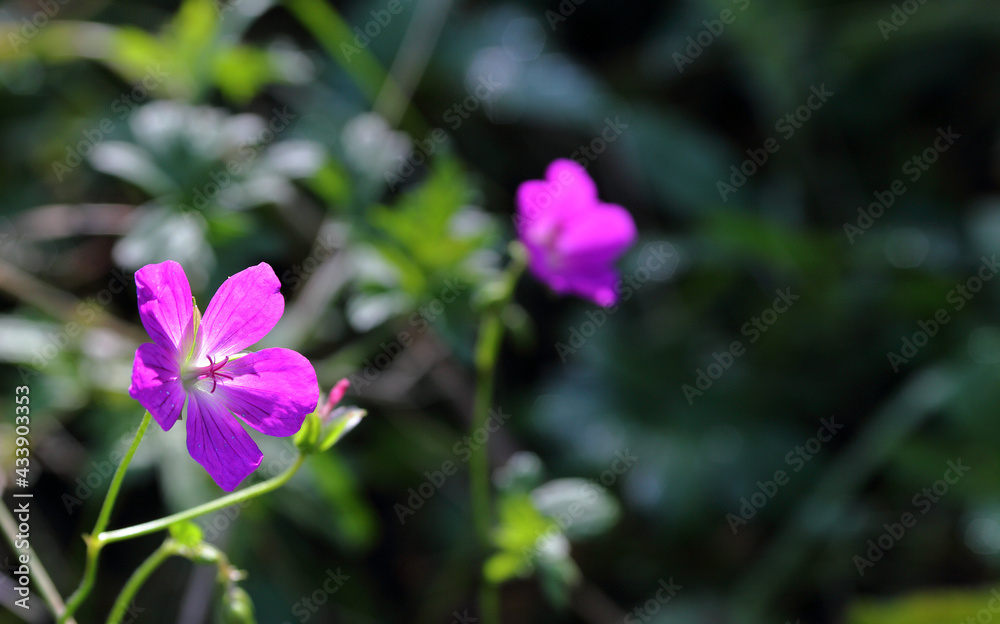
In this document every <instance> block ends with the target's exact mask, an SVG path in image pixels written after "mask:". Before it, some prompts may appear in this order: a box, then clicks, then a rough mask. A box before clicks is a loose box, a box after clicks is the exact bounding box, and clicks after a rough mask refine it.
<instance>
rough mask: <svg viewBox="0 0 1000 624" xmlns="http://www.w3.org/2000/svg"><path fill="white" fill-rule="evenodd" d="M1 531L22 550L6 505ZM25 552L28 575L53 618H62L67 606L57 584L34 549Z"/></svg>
mask: <svg viewBox="0 0 1000 624" xmlns="http://www.w3.org/2000/svg"><path fill="white" fill-rule="evenodd" d="M0 529H2V530H3V534H4V537H6V538H7V542H8V543H9V544H10V547H11V548H12V549H13V550H14V551H17V550H21V549H18V548H17V547H15V546H14V542H15V541H16V540H15V537H14V536H15V535H17V523H16V522H14V516H13V515H11V513H10V510H9V509H7V506H6V505H0ZM23 552H25V553H26V554H27V555H28V557H29V563H28V574H29V576H30V577H31V579H32V580H33V581H34V582H35V584H36V585H37V586H38V591H39V592H40V593H41V594H42V599H43V600H44V601H45V604H47V605H48V606H49V610H50V611H51V612H52V616H53V617H56V618H61V617H62V616H63V614H64V613H65V612H66V605H65V604H64V603H63V599H62V596H60V595H59V590H58V589H56V585H55V583H53V582H52V577H50V576H49V573H48V571H46V570H45V566H43V565H42V562H41V560H40V559H39V558H38V555H36V554H35V550H34V549H33V548H31V547H30V546H29V547H28V548H27V549H24V550H23ZM69 622H72V620H69Z"/></svg>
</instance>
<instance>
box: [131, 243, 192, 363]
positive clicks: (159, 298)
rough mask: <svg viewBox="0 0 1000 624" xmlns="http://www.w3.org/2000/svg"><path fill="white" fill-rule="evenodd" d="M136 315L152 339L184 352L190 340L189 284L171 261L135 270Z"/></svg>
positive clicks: (186, 351)
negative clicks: (137, 300)
mask: <svg viewBox="0 0 1000 624" xmlns="http://www.w3.org/2000/svg"><path fill="white" fill-rule="evenodd" d="M135 284H136V289H137V291H138V299H139V318H140V319H141V320H142V325H143V327H145V328H146V331H147V332H149V335H150V337H151V338H152V339H153V342H155V343H156V344H158V345H160V346H163V347H168V346H169V347H172V348H173V350H174V351H176V352H177V353H182V354H184V355H187V353H188V350H190V348H191V342H192V340H193V339H194V322H193V316H194V305H193V304H192V303H191V286H190V285H189V284H188V280H187V276H186V275H184V269H182V268H181V265H179V264H177V263H176V262H174V261H172V260H167V261H166V262H161V263H160V264H147V265H146V266H144V267H142V268H141V269H139V270H138V271H136V272H135Z"/></svg>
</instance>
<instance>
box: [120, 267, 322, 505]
mask: <svg viewBox="0 0 1000 624" xmlns="http://www.w3.org/2000/svg"><path fill="white" fill-rule="evenodd" d="M135 283H136V286H137V288H138V295H139V317H140V318H141V319H142V324H143V326H144V327H145V328H146V331H147V332H149V335H150V337H152V339H153V342H152V343H146V344H144V345H141V346H140V347H139V349H138V350H136V352H135V363H134V364H133V366H132V385H131V386H129V389H128V392H129V395H131V397H132V398H133V399H135V400H136V401H138V402H139V403H141V404H142V405H143V407H145V408H146V409H147V410H149V412H150V413H151V414H152V415H153V418H155V419H156V422H158V423H159V424H160V426H161V427H163V429H164V430H165V431H166V430H169V429H170V428H171V427H173V426H174V423H176V422H177V419H178V418H182V417H183V416H185V415H186V418H187V447H188V452H189V453H191V457H193V458H194V459H195V461H197V462H198V463H199V464H201V465H202V466H204V467H205V470H207V471H208V474H210V475H212V478H213V479H215V482H216V483H218V484H219V487H221V488H222V489H224V490H226V491H232V490H233V489H234V488H235V487H236V486H237V485H238V484H239V483H240V481H242V480H243V479H245V478H246V477H247V475H249V474H250V473H251V472H253V471H254V470H255V469H256V468H257V466H258V465H260V462H261V459H262V458H263V454H262V453H261V452H260V449H259V448H258V447H257V445H256V444H255V443H254V441H253V439H251V438H250V435H249V434H248V433H247V432H246V431H245V430H244V429H243V426H242V424H241V422H240V420H242V421H243V422H245V423H246V424H248V425H250V426H251V427H253V428H254V429H256V430H257V431H260V432H261V433H265V434H267V435H273V436H289V435H292V434H293V433H295V432H296V431H298V430H299V428H300V427H302V421H303V419H305V417H306V415H307V414H309V413H310V412H312V411H313V410H314V409H315V408H316V403H317V401H318V400H319V386H318V385H317V383H316V371H315V370H313V367H312V365H311V364H310V363H309V361H308V360H306V358H304V357H302V356H301V355H299V354H298V353H296V352H294V351H291V350H289V349H263V350H261V351H258V352H256V353H246V352H244V350H245V349H246V348H247V347H249V346H250V345H252V344H254V343H256V342H258V341H259V340H260V339H261V338H263V337H264V336H265V335H266V334H267V332H269V331H270V330H271V328H272V327H274V325H275V323H277V322H278V319H280V318H281V314H282V312H284V309H285V300H284V299H283V298H282V296H281V293H280V292H279V287H280V283H279V282H278V278H277V276H275V274H274V271H273V270H272V269H271V267H270V266H268V265H267V264H265V263H263V262H262V263H260V264H258V265H257V266H255V267H250V268H248V269H246V270H244V271H240V272H239V273H237V274H236V275H234V276H232V277H230V278H229V279H227V280H226V281H225V282H224V283H223V284H222V286H221V287H220V288H219V290H218V292H216V293H215V296H214V297H212V301H211V302H210V303H209V304H208V308H207V309H206V310H205V316H204V317H203V318H202V317H201V315H200V313H198V312H197V309H196V308H195V307H194V304H193V302H192V299H191V287H190V285H188V281H187V276H185V275H184V269H182V268H181V265H179V264H177V263H176V262H172V261H167V262H162V263H160V264H150V265H147V266H144V267H143V268H141V269H139V270H138V271H137V272H136V274H135ZM185 403H186V409H185ZM237 416H238V417H239V418H236V417H237Z"/></svg>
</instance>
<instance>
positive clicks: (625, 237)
mask: <svg viewBox="0 0 1000 624" xmlns="http://www.w3.org/2000/svg"><path fill="white" fill-rule="evenodd" d="M635 239H636V229H635V221H634V220H633V219H632V215H631V214H629V212H628V211H627V210H625V209H624V208H622V207H621V206H616V205H614V204H594V205H593V206H592V207H590V208H589V209H588V210H587V211H586V212H582V213H581V214H580V215H579V217H577V218H575V219H568V220H567V221H566V223H565V224H564V226H563V229H562V230H561V231H560V233H559V237H558V238H557V239H556V241H555V249H556V251H557V252H558V253H559V255H560V256H562V257H564V258H567V259H571V258H581V259H582V258H586V261H587V262H588V263H598V262H607V263H611V262H614V261H615V260H616V259H618V257H619V256H620V255H622V254H623V253H625V250H626V249H628V248H629V247H630V246H631V245H632V243H634V242H635Z"/></svg>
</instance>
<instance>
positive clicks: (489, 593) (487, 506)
mask: <svg viewBox="0 0 1000 624" xmlns="http://www.w3.org/2000/svg"><path fill="white" fill-rule="evenodd" d="M511 256H512V261H511V264H510V266H508V267H507V271H506V273H505V274H504V276H503V278H502V279H501V281H500V283H499V284H498V286H499V288H498V291H497V292H495V293H494V296H495V298H494V299H493V301H491V302H489V304H488V305H487V308H486V310H485V312H484V313H483V318H482V321H481V323H480V326H479V336H478V338H477V339H476V350H475V353H474V358H475V365H476V394H475V405H474V406H473V412H472V436H473V437H475V434H476V432H477V431H480V430H483V431H488V425H489V418H490V407H491V404H492V402H493V385H494V380H495V378H496V368H497V360H498V359H499V356H500V345H501V342H502V341H503V333H504V325H503V321H502V320H501V314H502V313H503V309H504V308H505V307H506V306H507V305H508V303H509V302H510V300H511V298H512V297H513V295H514V285H515V284H516V283H517V278H518V277H519V276H520V275H521V272H522V271H523V270H524V254H523V253H522V250H520V249H519V248H518V247H517V245H516V244H515V245H512V247H511ZM469 462H470V467H469V469H470V472H471V474H470V477H469V484H470V488H471V492H470V494H471V498H472V521H473V525H474V526H475V529H476V536H477V537H478V539H479V543H480V546H481V547H482V550H483V552H484V553H488V552H489V551H491V550H492V549H493V537H492V531H493V522H494V521H493V504H492V502H491V500H490V456H489V441H488V440H487V442H486V443H484V444H482V445H480V446H479V447H477V448H475V449H473V451H472V457H471V458H470V460H469ZM479 614H480V617H481V618H482V620H483V624H499V622H500V597H499V588H498V587H497V586H496V585H495V584H493V583H490V582H489V581H487V580H486V579H481V580H480V585H479Z"/></svg>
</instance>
